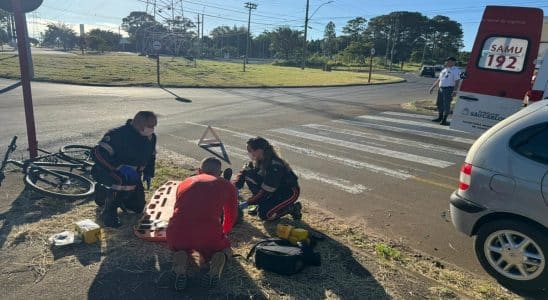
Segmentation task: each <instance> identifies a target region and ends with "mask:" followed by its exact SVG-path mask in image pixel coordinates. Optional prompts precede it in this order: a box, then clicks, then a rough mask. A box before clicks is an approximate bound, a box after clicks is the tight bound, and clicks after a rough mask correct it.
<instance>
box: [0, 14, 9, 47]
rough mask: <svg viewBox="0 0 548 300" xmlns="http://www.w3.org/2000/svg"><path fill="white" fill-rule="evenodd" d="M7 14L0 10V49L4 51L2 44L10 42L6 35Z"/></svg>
mask: <svg viewBox="0 0 548 300" xmlns="http://www.w3.org/2000/svg"><path fill="white" fill-rule="evenodd" d="M8 16H9V14H8V12H6V11H3V10H1V9H0V47H1V48H2V50H3V49H4V44H7V43H9V42H10V38H9V34H8V20H9V18H8Z"/></svg>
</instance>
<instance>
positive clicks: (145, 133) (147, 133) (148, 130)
mask: <svg viewBox="0 0 548 300" xmlns="http://www.w3.org/2000/svg"><path fill="white" fill-rule="evenodd" d="M153 133H154V127H153V128H150V127H145V129H143V132H141V134H142V135H143V136H151V135H152V134H153Z"/></svg>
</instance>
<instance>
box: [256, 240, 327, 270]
mask: <svg viewBox="0 0 548 300" xmlns="http://www.w3.org/2000/svg"><path fill="white" fill-rule="evenodd" d="M253 254H255V266H256V267H257V268H258V269H263V270H266V271H271V272H274V273H278V274H282V275H292V274H296V273H299V272H300V271H302V270H303V269H304V267H305V266H307V265H313V266H320V265H321V257H320V254H319V253H315V252H313V251H312V248H311V247H310V246H305V245H302V244H299V246H294V245H292V244H291V243H289V242H288V241H286V240H282V239H266V240H263V241H260V242H258V243H257V244H255V246H253V248H252V249H251V250H250V251H249V254H248V255H247V259H249V258H250V257H251V256H252V255H253Z"/></svg>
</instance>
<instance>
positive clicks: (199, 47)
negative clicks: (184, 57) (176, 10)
mask: <svg viewBox="0 0 548 300" xmlns="http://www.w3.org/2000/svg"><path fill="white" fill-rule="evenodd" d="M197 23H198V30H197V31H196V35H197V36H198V55H197V56H198V57H200V55H201V53H202V39H201V38H200V24H202V22H201V21H200V14H198V22H197ZM202 25H203V24H202ZM194 62H196V59H194Z"/></svg>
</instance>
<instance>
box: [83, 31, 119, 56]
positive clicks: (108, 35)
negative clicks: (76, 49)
mask: <svg viewBox="0 0 548 300" xmlns="http://www.w3.org/2000/svg"><path fill="white" fill-rule="evenodd" d="M86 38H87V41H88V46H89V48H90V49H91V50H96V51H101V52H104V51H114V50H117V49H118V46H119V44H120V39H121V38H122V36H121V35H119V34H117V33H114V32H112V31H107V30H101V29H93V30H91V31H90V32H89V33H88V34H87V37H86Z"/></svg>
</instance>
